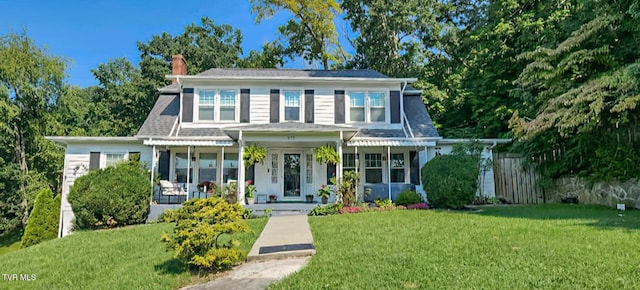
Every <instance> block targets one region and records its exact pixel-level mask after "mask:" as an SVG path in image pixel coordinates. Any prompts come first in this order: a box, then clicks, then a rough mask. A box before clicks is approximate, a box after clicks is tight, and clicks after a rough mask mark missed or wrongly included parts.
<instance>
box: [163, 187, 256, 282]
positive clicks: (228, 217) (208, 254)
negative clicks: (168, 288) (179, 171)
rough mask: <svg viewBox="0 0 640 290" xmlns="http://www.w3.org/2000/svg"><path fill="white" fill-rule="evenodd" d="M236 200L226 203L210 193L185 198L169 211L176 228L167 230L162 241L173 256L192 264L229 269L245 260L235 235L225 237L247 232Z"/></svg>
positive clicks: (218, 269) (216, 268) (247, 229)
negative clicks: (205, 197)
mask: <svg viewBox="0 0 640 290" xmlns="http://www.w3.org/2000/svg"><path fill="white" fill-rule="evenodd" d="M243 213H244V210H243V208H242V207H241V206H240V205H239V204H229V203H227V202H225V201H223V200H221V199H218V198H215V197H211V198H207V199H203V198H197V199H192V200H189V201H187V202H185V203H184V204H183V205H182V207H181V208H180V209H178V210H176V211H175V212H174V213H173V214H172V218H173V220H174V221H175V224H176V225H175V228H174V230H173V233H172V234H171V235H169V234H167V233H166V232H165V233H163V235H162V241H163V242H165V243H166V244H167V248H168V249H171V250H174V251H175V254H176V257H177V258H179V259H180V260H181V261H182V262H184V263H185V264H188V265H190V266H191V267H193V268H198V269H202V270H207V271H223V270H228V269H230V268H231V267H232V266H234V265H237V264H239V263H240V262H242V261H243V260H244V254H243V253H241V252H240V251H239V249H238V246H239V242H238V241H237V240H235V239H227V240H225V241H223V240H224V239H223V238H222V237H228V236H229V235H233V234H235V233H239V232H248V231H249V227H248V226H247V224H246V222H245V221H244V220H243V219H242V218H243Z"/></svg>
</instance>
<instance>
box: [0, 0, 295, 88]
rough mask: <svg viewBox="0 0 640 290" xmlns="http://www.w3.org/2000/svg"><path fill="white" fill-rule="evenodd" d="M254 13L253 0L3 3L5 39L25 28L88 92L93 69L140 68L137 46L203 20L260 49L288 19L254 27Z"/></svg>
mask: <svg viewBox="0 0 640 290" xmlns="http://www.w3.org/2000/svg"><path fill="white" fill-rule="evenodd" d="M250 10H251V6H250V4H249V1H248V0H229V1H226V0H214V1H193V0H180V1H167V0H155V1H139V0H131V1H124V0H122V1H104V0H96V1H87V0H84V1H70V0H59V1H58V0H56V1H51V0H49V1H36V0H22V1H15V0H13V1H11V0H0V11H2V17H0V35H4V34H6V33H8V32H10V31H13V32H20V31H21V30H22V29H23V28H24V29H26V30H27V35H28V36H29V37H31V38H32V39H33V40H34V41H35V42H36V43H37V44H38V45H40V46H43V45H45V46H46V47H47V48H48V50H49V52H50V53H51V54H54V55H57V56H62V57H65V58H67V59H69V68H68V69H67V74H68V81H69V83H70V84H75V85H80V86H82V87H84V86H88V85H93V84H96V83H97V82H96V81H95V79H94V78H93V75H92V74H91V69H92V68H96V67H97V66H98V65H99V64H101V63H104V62H106V61H107V60H109V59H113V58H118V57H126V58H127V59H129V60H130V61H131V62H132V63H134V64H137V63H138V61H139V57H140V56H139V52H138V49H137V48H136V42H137V41H143V42H146V41H148V40H150V39H151V37H152V36H153V35H155V34H161V33H162V32H168V33H170V34H172V35H176V34H179V33H181V32H182V31H183V30H184V27H185V26H186V25H187V24H190V23H194V22H197V23H199V21H200V19H201V18H202V17H203V16H208V17H210V18H211V19H213V20H214V22H215V23H216V24H230V25H232V26H233V27H234V28H238V29H240V30H241V32H242V35H243V40H242V46H243V51H244V53H248V52H249V50H251V49H260V48H261V47H262V45H263V44H264V43H265V42H267V41H270V40H274V39H276V37H277V34H276V33H277V27H278V26H279V25H281V24H283V23H284V22H285V21H286V17H287V16H286V15H285V14H284V13H280V14H278V15H276V17H275V18H273V19H270V20H266V21H263V22H262V23H261V24H255V23H254V15H252V14H251V11H250ZM291 65H297V66H298V67H299V66H300V65H302V64H290V65H289V66H291Z"/></svg>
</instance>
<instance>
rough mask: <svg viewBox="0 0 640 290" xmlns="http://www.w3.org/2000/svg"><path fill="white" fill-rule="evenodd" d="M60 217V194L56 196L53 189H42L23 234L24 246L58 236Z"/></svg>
mask: <svg viewBox="0 0 640 290" xmlns="http://www.w3.org/2000/svg"><path fill="white" fill-rule="evenodd" d="M59 217H60V195H58V196H56V197H55V198H54V197H53V192H52V191H51V189H49V188H45V189H43V190H41V191H40V192H39V193H38V195H37V197H36V201H35V204H34V206H33V211H32V212H31V215H30V216H29V222H28V223H27V226H26V228H25V230H24V235H22V247H23V248H26V247H29V246H33V245H35V244H38V243H40V242H44V241H47V240H52V239H55V238H56V237H58V224H59Z"/></svg>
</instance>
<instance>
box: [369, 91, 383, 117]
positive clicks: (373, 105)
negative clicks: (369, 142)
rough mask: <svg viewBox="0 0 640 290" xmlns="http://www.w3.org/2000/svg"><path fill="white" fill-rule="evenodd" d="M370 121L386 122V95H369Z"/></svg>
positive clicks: (374, 93) (376, 93)
mask: <svg viewBox="0 0 640 290" xmlns="http://www.w3.org/2000/svg"><path fill="white" fill-rule="evenodd" d="M369 119H370V120H371V122H384V120H385V113H384V93H382V92H371V93H369Z"/></svg>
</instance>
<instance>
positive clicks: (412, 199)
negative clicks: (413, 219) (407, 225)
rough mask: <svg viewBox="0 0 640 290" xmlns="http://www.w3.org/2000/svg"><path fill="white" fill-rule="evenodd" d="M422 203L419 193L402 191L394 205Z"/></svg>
mask: <svg viewBox="0 0 640 290" xmlns="http://www.w3.org/2000/svg"><path fill="white" fill-rule="evenodd" d="M421 202H422V196H420V194H419V193H417V192H415V191H413V190H408V189H407V190H404V191H402V192H401V193H400V194H398V197H397V198H396V204H397V205H404V206H407V205H410V204H418V203H421Z"/></svg>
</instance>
